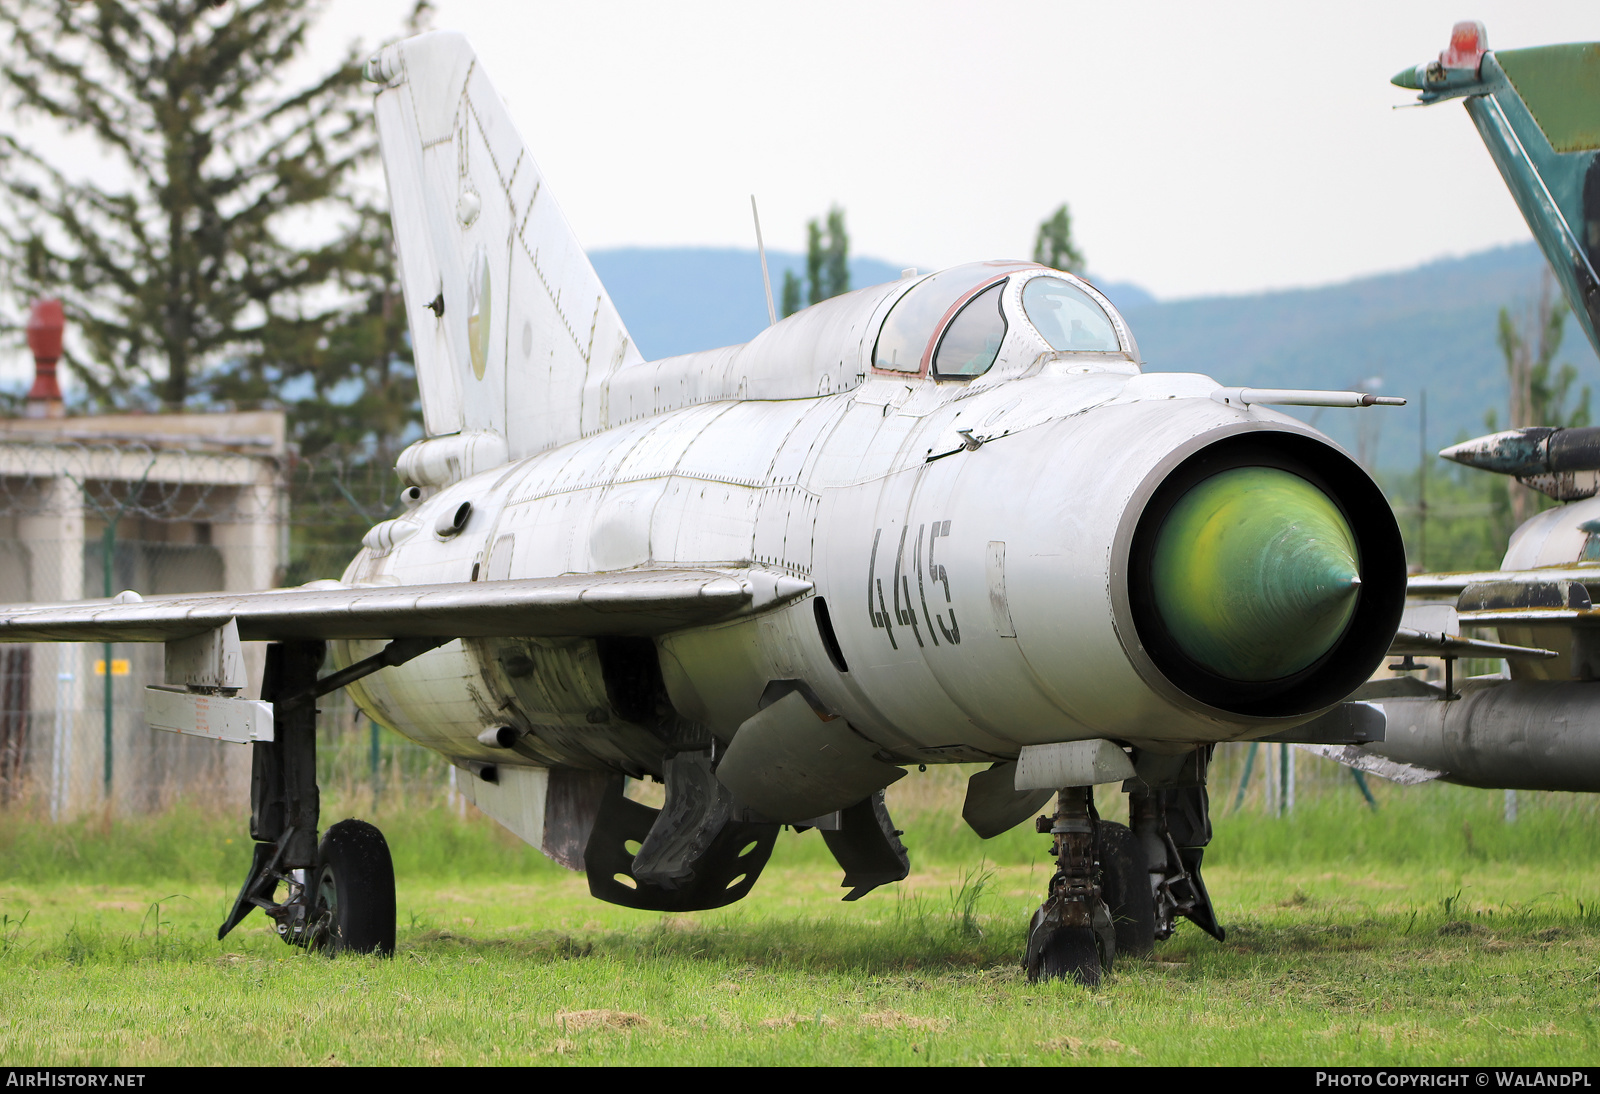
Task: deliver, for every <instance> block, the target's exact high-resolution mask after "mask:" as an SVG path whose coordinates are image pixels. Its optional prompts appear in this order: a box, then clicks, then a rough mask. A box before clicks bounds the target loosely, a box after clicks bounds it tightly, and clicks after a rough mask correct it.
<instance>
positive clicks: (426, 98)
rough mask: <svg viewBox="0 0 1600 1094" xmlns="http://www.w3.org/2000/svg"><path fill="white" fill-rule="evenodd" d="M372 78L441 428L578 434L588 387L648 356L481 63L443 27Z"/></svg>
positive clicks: (406, 271)
mask: <svg viewBox="0 0 1600 1094" xmlns="http://www.w3.org/2000/svg"><path fill="white" fill-rule="evenodd" d="M367 78H368V79H369V80H372V81H373V82H375V83H378V84H380V85H382V89H381V90H380V91H379V92H378V96H377V104H376V112H377V119H378V139H379V143H380V145H381V147H382V151H383V166H384V172H385V174H386V175H387V177H388V182H389V200H390V215H391V217H392V218H393V221H394V234H395V242H396V245H397V247H398V250H399V255H400V268H401V278H402V282H403V287H404V291H405V300H406V311H407V313H408V315H409V318H410V324H411V338H412V344H413V350H414V353H415V356H416V363H417V386H418V388H419V390H420V392H421V397H422V411H423V420H424V424H425V427H426V430H427V433H428V435H429V436H430V437H437V436H442V435H447V434H454V433H466V434H473V433H495V434H498V435H499V436H500V437H502V438H504V440H505V445H506V451H507V454H508V455H509V456H510V457H511V458H512V459H516V458H518V457H520V456H525V455H529V454H531V453H534V452H539V451H542V450H544V449H547V448H551V447H554V446H555V445H558V444H562V443H565V442H566V441H570V440H572V439H574V438H576V437H578V436H579V435H580V428H581V422H582V420H583V397H584V390H585V385H586V384H587V383H588V382H589V381H590V380H591V379H596V378H599V377H601V376H604V375H606V374H609V373H610V372H611V371H612V370H614V369H616V368H618V367H620V366H623V365H626V364H630V363H633V362H636V361H639V360H640V359H641V358H640V357H639V354H638V352H637V350H635V348H634V346H633V342H632V340H631V339H630V338H629V337H628V332H627V329H626V328H625V327H624V326H623V325H622V320H621V318H620V317H619V316H618V315H617V310H616V308H615V307H614V306H613V305H612V303H611V298H610V297H609V296H608V295H607V294H606V291H605V288H604V286H602V285H601V283H600V278H599V276H598V275H596V273H595V271H594V267H593V266H591V265H590V264H589V259H588V257H587V256H586V255H585V254H584V252H583V249H582V248H581V247H580V246H579V245H578V241H577V239H576V237H575V236H574V235H573V233H572V229H571V228H570V227H569V226H568V224H567V220H566V217H565V216H564V215H563V214H562V212H561V208H560V206H558V205H557V204H556V201H555V198H554V197H553V196H552V195H551V194H550V192H549V189H548V188H547V187H546V186H545V185H544V178H543V176H542V175H541V174H540V172H539V168H538V167H537V165H535V164H534V162H533V159H532V157H531V156H529V155H528V150H527V149H526V148H525V147H524V146H523V143H522V139H521V137H519V136H518V135H517V132H516V129H515V128H514V127H513V126H512V124H511V119H510V117H509V115H508V114H507V113H506V109H505V106H504V104H503V103H501V101H500V98H499V96H498V95H497V94H496V93H495V91H494V88H493V87H491V86H490V84H489V81H488V78H487V77H486V76H485V75H484V72H483V67H482V65H480V64H479V63H478V59H477V57H476V56H475V55H474V54H473V52H472V48H471V47H470V46H468V45H467V42H466V39H465V38H463V37H462V36H461V35H459V34H455V33H450V32H443V31H441V32H435V33H431V34H424V35H421V36H419V37H416V38H411V39H408V40H406V41H403V42H399V43H397V44H395V45H392V46H388V47H386V48H385V49H383V50H382V51H380V52H379V53H377V54H376V55H374V56H373V57H372V59H371V60H369V61H368V62H367ZM497 448H498V446H497V445H489V446H487V449H486V450H495V449H497Z"/></svg>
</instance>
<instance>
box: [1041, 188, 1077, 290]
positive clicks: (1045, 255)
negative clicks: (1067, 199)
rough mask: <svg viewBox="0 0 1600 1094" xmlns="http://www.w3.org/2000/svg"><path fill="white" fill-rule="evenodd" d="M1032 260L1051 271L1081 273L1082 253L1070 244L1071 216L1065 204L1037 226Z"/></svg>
mask: <svg viewBox="0 0 1600 1094" xmlns="http://www.w3.org/2000/svg"><path fill="white" fill-rule="evenodd" d="M1033 260H1034V261H1035V262H1037V263H1039V265H1041V266H1049V267H1050V268H1051V269H1052V270H1065V271H1067V272H1068V273H1075V274H1081V273H1083V271H1084V269H1085V264H1084V261H1083V252H1081V251H1079V250H1078V248H1077V246H1076V245H1075V244H1074V243H1073V242H1072V214H1071V213H1069V212H1068V211H1067V207H1066V205H1065V204H1063V205H1062V206H1061V207H1060V208H1058V209H1057V210H1056V211H1055V212H1053V213H1051V214H1050V216H1049V217H1048V218H1046V219H1045V221H1044V222H1043V223H1042V224H1040V225H1039V232H1038V234H1037V235H1036V236H1034V240H1033Z"/></svg>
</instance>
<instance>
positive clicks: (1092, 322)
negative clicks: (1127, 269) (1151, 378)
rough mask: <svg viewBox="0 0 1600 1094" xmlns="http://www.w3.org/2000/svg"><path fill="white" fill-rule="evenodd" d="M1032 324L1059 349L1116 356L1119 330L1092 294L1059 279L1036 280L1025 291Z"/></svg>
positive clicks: (1025, 302) (1024, 288) (1024, 287)
mask: <svg viewBox="0 0 1600 1094" xmlns="http://www.w3.org/2000/svg"><path fill="white" fill-rule="evenodd" d="M1022 310H1023V311H1025V312H1026V313H1027V314H1028V321H1029V322H1031V323H1032V324H1033V325H1034V328H1035V329H1037V330H1038V332H1039V333H1040V334H1041V335H1043V336H1044V340H1045V341H1046V342H1049V343H1050V347H1051V348H1052V349H1056V350H1080V351H1085V352H1089V353H1116V352H1118V351H1119V350H1120V349H1121V348H1122V346H1121V344H1120V343H1119V342H1118V341H1117V332H1116V328H1114V327H1113V326H1112V325H1111V320H1110V318H1109V317H1107V315H1106V313H1105V312H1104V311H1103V310H1102V309H1101V307H1100V305H1099V304H1096V303H1095V302H1094V300H1093V299H1092V298H1091V297H1090V296H1089V294H1088V293H1086V292H1084V291H1083V290H1082V289H1080V288H1078V287H1077V286H1076V285H1073V284H1071V283H1069V282H1067V281H1063V280H1062V279H1061V278H1059V277H1036V278H1034V279H1033V280H1032V281H1030V282H1028V283H1027V284H1026V285H1025V286H1023V289H1022Z"/></svg>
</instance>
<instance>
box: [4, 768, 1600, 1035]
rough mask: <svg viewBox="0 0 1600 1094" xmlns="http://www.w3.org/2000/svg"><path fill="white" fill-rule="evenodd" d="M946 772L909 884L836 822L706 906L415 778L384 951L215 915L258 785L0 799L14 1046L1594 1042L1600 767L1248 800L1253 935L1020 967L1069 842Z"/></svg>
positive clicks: (1244, 893) (1599, 972) (924, 823)
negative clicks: (863, 857) (654, 904)
mask: <svg viewBox="0 0 1600 1094" xmlns="http://www.w3.org/2000/svg"><path fill="white" fill-rule="evenodd" d="M943 778H944V783H940V781H939V779H938V778H933V779H927V780H925V783H924V785H923V787H922V788H918V787H917V786H913V787H909V788H903V789H902V791H901V793H900V795H899V802H898V804H897V817H899V818H900V820H901V823H902V824H903V825H904V826H905V827H907V829H908V835H907V837H906V839H907V842H908V844H910V845H911V847H912V849H913V855H914V869H915V872H914V873H913V875H912V877H911V878H910V879H908V880H907V882H905V883H903V884H902V885H900V886H898V887H897V888H896V889H894V890H880V891H879V892H877V893H874V894H872V895H871V896H869V897H867V898H866V899H865V900H862V901H860V902H857V903H854V904H843V903H840V902H839V900H838V897H839V895H840V892H841V891H840V889H839V888H838V881H839V877H838V870H837V868H836V867H834V866H832V865H831V863H829V862H828V861H827V858H826V854H825V852H824V851H823V850H822V849H821V841H820V839H818V838H817V837H816V836H815V834H810V835H807V836H801V837H790V836H786V837H785V838H784V839H783V840H782V841H781V842H780V846H779V849H778V851H777V853H776V854H775V856H774V859H773V863H772V865H771V866H770V867H769V869H768V871H767V874H766V876H765V877H764V878H763V879H762V881H761V883H760V884H759V885H758V886H757V888H756V891H755V893H754V894H753V895H752V897H751V898H750V899H748V900H746V901H744V902H743V903H741V904H739V905H735V906H733V907H731V908H727V909H722V910H719V911H715V912H706V913H698V914H695V915H686V916H662V915H657V914H648V913H641V912H633V911H629V910H627V909H620V908H613V907H610V906H608V905H604V904H600V903H598V902H595V901H593V900H591V899H590V898H589V897H588V895H587V891H586V889H585V887H584V884H583V880H582V878H581V877H578V876H576V875H573V874H569V873H567V872H566V871H564V870H561V869H560V868H558V867H555V866H552V865H550V864H548V863H546V862H545V861H544V860H543V859H542V858H540V857H539V856H537V855H536V854H535V853H533V852H531V851H528V850H527V849H526V848H522V847H520V846H519V845H517V844H516V843H515V841H513V840H511V839H509V838H508V837H505V836H504V835H503V834H502V833H501V832H500V831H499V830H498V828H496V827H495V826H493V825H491V824H489V823H488V822H485V821H482V820H481V819H462V818H460V817H458V816H456V815H455V814H453V813H451V812H449V811H448V810H445V809H442V808H441V809H432V810H420V811H416V812H411V813H405V812H401V811H396V812H394V813H393V814H392V815H386V816H382V817H380V820H381V822H382V824H383V827H384V829H385V831H386V833H387V834H388V835H389V838H390V841H391V843H392V845H393V846H394V848H395V852H396V859H397V864H398V866H399V874H400V889H399V902H400V944H399V952H398V954H397V955H396V957H395V959H394V960H392V961H380V960H375V959H369V958H348V957H346V958H339V959H336V960H329V959H326V958H323V957H318V956H310V955H305V954H301V953H298V952H296V951H292V950H290V949H288V948H287V947H285V946H283V945H282V944H281V943H279V942H277V941H276V939H275V938H273V937H272V936H271V935H270V934H269V933H268V932H267V930H266V928H265V920H264V919H263V918H261V917H260V916H259V915H258V916H253V917H252V918H251V919H249V920H247V921H246V923H245V925H244V926H242V927H241V928H240V929H239V930H238V931H236V932H235V933H234V934H233V935H231V936H230V937H229V938H228V939H227V940H225V941H224V942H222V943H218V942H217V941H216V939H215V937H214V936H215V927H216V924H217V923H218V922H219V921H220V919H221V918H222V915H223V913H224V912H225V910H226V907H227V905H228V903H229V902H230V901H231V899H232V894H233V889H234V887H235V886H236V884H237V881H238V879H239V877H240V876H242V871H243V869H244V864H245V857H246V854H247V848H246V846H245V841H243V840H241V839H240V837H239V834H238V830H239V827H240V822H239V821H238V820H237V819H236V818H226V819H221V820H218V819H217V818H212V817H207V816H203V815H201V814H199V813H181V812H180V813H174V814H169V815H166V816H164V817H160V818H147V819H143V820H138V821H129V822H124V823H117V824H112V825H110V826H104V825H99V824H96V823H94V822H91V821H86V822H81V823H78V824H76V825H69V826H64V827H62V828H57V829H52V828H50V827H49V826H47V825H44V824H40V823H38V822H36V821H31V820H27V819H25V818H21V817H17V816H14V815H0V999H4V1000H5V1005H4V1006H3V1007H0V1062H3V1063H6V1064H42V1063H61V1064H72V1063H77V1064H111V1063H119V1064H128V1065H139V1064H159V1063H211V1064H229V1063H245V1064H274V1063H319V1062H343V1063H435V1062H436V1063H529V1062H544V1063H555V1064H560V1063H599V1062H604V1063H639V1064H652V1063H654V1064H659V1063H763V1064H783V1063H885V1064H895V1063H901V1064H904V1063H933V1064H956V1063H974V1064H975V1063H980V1062H981V1063H986V1064H989V1065H998V1064H1002V1063H1039V1064H1059V1063H1074V1062H1076V1063H1090V1064H1094V1063H1117V1064H1203V1063H1255V1062H1271V1063H1298V1064H1378V1063H1383V1064H1407V1063H1410V1064H1462V1063H1468V1062H1480V1063H1497V1064H1517V1063H1520V1064H1550V1065H1554V1064H1562V1065H1571V1064H1583V1063H1587V1064H1593V1063H1595V1062H1596V1061H1597V1060H1600V1045H1597V1035H1596V1030H1595V1027H1594V1017H1593V1016H1594V1014H1595V1010H1596V1005H1597V1004H1600V875H1597V872H1596V870H1595V865H1596V861H1595V860H1596V859H1597V858H1600V851H1597V850H1596V843H1597V841H1595V840H1593V839H1592V838H1590V833H1592V832H1593V831H1594V830H1595V818H1594V815H1593V808H1592V803H1591V801H1590V799H1586V798H1576V797H1570V796H1557V795H1524V797H1523V801H1522V803H1521V804H1522V808H1521V817H1520V819H1519V821H1518V823H1517V824H1515V825H1506V824H1505V823H1504V821H1503V820H1502V819H1501V815H1500V797H1499V795H1498V794H1491V793H1487V792H1477V791H1468V790H1462V789H1460V788H1453V787H1423V788H1418V789H1416V790H1413V791H1410V792H1385V793H1382V794H1381V796H1380V802H1381V805H1382V809H1381V810H1380V812H1378V813H1377V814H1373V813H1371V812H1370V811H1369V810H1367V809H1366V807H1365V806H1364V805H1362V804H1361V803H1360V800H1359V798H1356V797H1355V796H1354V794H1353V793H1349V794H1346V793H1334V792H1329V793H1325V794H1321V795H1319V796H1313V797H1312V799H1311V800H1310V801H1307V802H1304V803H1302V806H1301V808H1300V809H1299V810H1298V811H1297V813H1296V815H1295V816H1294V817H1292V818H1287V819H1278V818H1269V817H1263V816H1261V815H1260V814H1258V813H1253V812H1249V811H1246V812H1245V813H1243V814H1240V815H1237V816H1232V815H1230V816H1223V817H1221V818H1219V821H1218V831H1217V837H1216V840H1215V841H1214V843H1213V850H1212V851H1211V852H1210V854H1209V855H1208V861H1207V865H1206V874H1207V880H1208V882H1209V883H1210V886H1211V890H1212V893H1213V896H1214V899H1215V901H1216V903H1217V905H1218V908H1219V912H1220V914H1221V918H1222V919H1223V921H1224V922H1225V923H1226V924H1227V925H1228V927H1229V936H1228V940H1227V942H1226V943H1222V944H1218V943H1216V942H1214V941H1212V940H1211V939H1209V938H1208V937H1206V936H1204V935H1202V934H1201V933H1200V932H1198V931H1197V930H1195V929H1194V928H1193V927H1192V926H1188V925H1185V926H1183V927H1181V928H1180V929H1179V932H1178V934H1177V935H1176V936H1175V937H1174V938H1173V939H1171V940H1169V941H1168V942H1165V943H1163V944H1161V945H1160V946H1159V947H1158V949H1157V953H1156V955H1155V957H1154V958H1153V959H1150V960H1141V961H1129V962H1123V963H1122V964H1120V965H1119V967H1118V969H1117V970H1116V972H1115V974H1114V975H1113V976H1112V977H1111V978H1110V979H1109V981H1108V982H1107V983H1106V984H1105V985H1104V986H1103V987H1102V988H1100V989H1099V990H1096V991H1087V990H1084V989H1082V988H1079V987H1077V986H1075V985H1071V984H1048V985H1029V984H1028V983H1027V982H1026V979H1025V978H1024V977H1023V976H1022V974H1021V972H1020V970H1019V969H1018V968H1017V961H1018V958H1019V954H1020V950H1021V943H1022V932H1023V927H1024V925H1025V923H1026V919H1027V916H1028V915H1029V913H1030V912H1031V911H1032V909H1033V908H1034V907H1035V906H1036V905H1037V903H1038V900H1039V897H1040V893H1041V890H1042V887H1043V885H1044V882H1045V879H1046V877H1047V876H1048V871H1049V863H1048V861H1047V860H1046V859H1045V857H1044V855H1043V853H1042V851H1043V846H1042V845H1043V842H1044V841H1043V840H1042V839H1041V838H1039V837H1037V836H1034V835H1032V834H1031V833H1028V832H1026V831H1025V830H1024V831H1022V832H1020V833H1012V834H1011V835H1008V836H1007V837H1004V838H1002V839H1001V840H997V841H992V842H991V843H990V844H982V843H980V841H978V840H976V839H975V838H973V837H970V835H967V836H963V835H962V829H961V827H960V826H959V824H958V822H957V820H956V818H955V817H954V815H953V813H952V811H951V808H950V800H949V793H948V789H949V786H953V785H956V779H957V777H956V776H955V775H949V776H943ZM905 782H906V783H914V782H915V780H914V779H907V780H905ZM930 787H931V789H929V788H930ZM941 787H943V789H941ZM1339 789H1340V790H1341V791H1342V789H1343V788H1342V786H1341V787H1339ZM1221 796H1222V795H1221V794H1220V793H1219V794H1218V798H1219V800H1220V798H1221ZM1230 804H1231V802H1230ZM1221 811H1222V810H1221V808H1220V806H1219V808H1218V812H1221ZM336 813H337V811H336V810H330V811H329V815H330V816H333V815H335V814H336ZM1468 833H1470V838H1469V835H1468ZM230 838H232V839H233V840H234V842H233V843H231V844H230V843H228V842H226V841H227V840H228V839H230Z"/></svg>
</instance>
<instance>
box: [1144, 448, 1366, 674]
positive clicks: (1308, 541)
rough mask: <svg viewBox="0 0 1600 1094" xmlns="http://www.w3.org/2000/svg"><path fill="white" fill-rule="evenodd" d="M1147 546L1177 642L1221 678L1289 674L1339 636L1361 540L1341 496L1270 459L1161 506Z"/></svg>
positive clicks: (1157, 595) (1155, 588)
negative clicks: (1162, 514)
mask: <svg viewBox="0 0 1600 1094" xmlns="http://www.w3.org/2000/svg"><path fill="white" fill-rule="evenodd" d="M1154 548H1155V549H1154V551H1153V552H1152V555H1151V560H1150V562H1151V571H1150V579H1151V592H1152V594H1153V599H1154V606H1155V608H1156V611H1157V612H1158V613H1159V615H1160V619H1161V622H1162V624H1163V625H1164V627H1165V629H1166V631H1167V633H1168V635H1169V636H1170V638H1171V640H1172V642H1173V643H1174V644H1175V645H1176V646H1177V647H1178V649H1179V650H1181V651H1182V652H1183V654H1184V655H1185V656H1186V657H1188V658H1189V659H1190V660H1192V661H1193V662H1195V663H1196V664H1197V665H1199V666H1200V667H1202V668H1204V669H1205V670H1207V671H1209V672H1211V673H1214V674H1216V675H1217V676H1220V677H1223V678H1225V679H1228V680H1237V681H1249V682H1259V681H1269V680H1278V679H1282V678H1284V677H1289V676H1293V675H1294V674H1296V673H1298V672H1301V671H1302V670H1304V669H1306V668H1308V667H1310V666H1311V665H1312V664H1314V663H1315V662H1317V661H1318V660H1319V659H1320V658H1322V657H1323V656H1324V655H1326V654H1327V653H1328V652H1329V651H1330V650H1331V649H1333V647H1334V645H1335V644H1336V643H1337V642H1338V641H1339V638H1340V636H1341V635H1343V633H1344V631H1345V629H1346V627H1348V626H1349V624H1350V620H1351V618H1352V617H1353V616H1354V614H1355V610H1356V603H1357V601H1358V599H1359V596H1360V586H1361V567H1360V550H1359V549H1358V547H1357V545H1356V537H1355V534H1354V532H1353V531H1352V530H1351V528H1350V524H1349V522H1348V521H1347V520H1346V519H1345V517H1344V515H1343V513H1341V512H1340V510H1339V507H1338V506H1337V505H1336V504H1334V502H1333V500H1332V499H1331V498H1330V497H1328V495H1327V494H1325V493H1323V492H1322V491H1321V490H1320V489H1318V488H1317V487H1316V486H1314V485H1312V484H1311V483H1310V482H1308V481H1306V480H1305V479H1303V478H1301V477H1300V476H1298V475H1295V474H1292V473H1291V472H1289V471H1285V470H1283V469H1281V468H1276V467H1236V468H1233V469H1230V470H1227V471H1222V472H1220V473H1218V474H1215V475H1212V476H1211V477H1209V478H1207V479H1204V480H1202V481H1201V482H1199V483H1197V484H1196V485H1195V486H1193V487H1192V488H1190V489H1189V491H1188V492H1187V493H1185V494H1184V495H1183V497H1182V498H1180V499H1179V500H1178V502H1177V503H1176V504H1175V505H1174V506H1173V507H1172V509H1171V510H1170V511H1169V512H1168V514H1167V517H1166V520H1165V521H1164V522H1163V523H1162V525H1161V529H1160V531H1159V532H1158V533H1157V536H1156V541H1155V545H1154Z"/></svg>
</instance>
